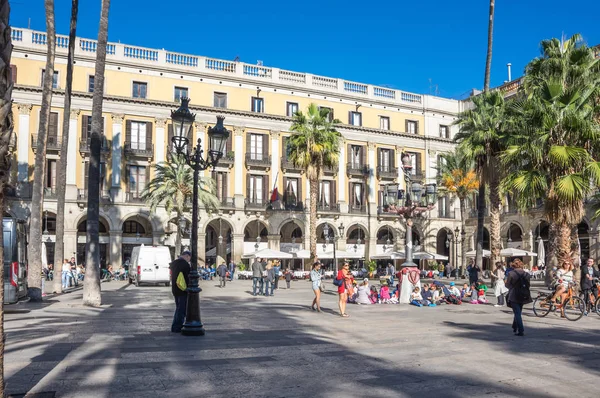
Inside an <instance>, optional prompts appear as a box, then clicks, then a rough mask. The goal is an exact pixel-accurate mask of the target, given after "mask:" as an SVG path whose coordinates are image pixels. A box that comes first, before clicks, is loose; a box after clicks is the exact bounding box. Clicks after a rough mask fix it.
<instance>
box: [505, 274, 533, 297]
mask: <svg viewBox="0 0 600 398" xmlns="http://www.w3.org/2000/svg"><path fill="white" fill-rule="evenodd" d="M525 275H526V274H525V273H523V274H522V275H519V279H517V282H516V283H515V284H514V286H513V288H512V294H513V298H514V299H515V300H517V303H519V304H528V303H531V301H532V300H531V292H530V291H529V286H530V283H529V280H528V279H527V278H526V277H525ZM509 297H510V294H509ZM507 301H508V300H507Z"/></svg>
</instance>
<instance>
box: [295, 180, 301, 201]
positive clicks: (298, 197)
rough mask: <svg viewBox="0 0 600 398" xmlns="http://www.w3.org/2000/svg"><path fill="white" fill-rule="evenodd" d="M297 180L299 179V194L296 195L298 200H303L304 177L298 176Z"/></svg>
mask: <svg viewBox="0 0 600 398" xmlns="http://www.w3.org/2000/svg"><path fill="white" fill-rule="evenodd" d="M296 181H298V183H297V184H298V195H297V197H296V200H297V201H298V202H302V200H303V198H302V178H296Z"/></svg>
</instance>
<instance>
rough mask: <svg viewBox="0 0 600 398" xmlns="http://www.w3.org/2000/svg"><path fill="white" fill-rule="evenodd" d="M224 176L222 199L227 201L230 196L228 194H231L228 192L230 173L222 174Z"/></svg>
mask: <svg viewBox="0 0 600 398" xmlns="http://www.w3.org/2000/svg"><path fill="white" fill-rule="evenodd" d="M222 175H223V180H222V182H221V185H222V191H223V196H222V198H223V199H226V198H227V197H228V196H227V194H228V193H229V192H227V188H228V185H227V177H228V175H229V173H222Z"/></svg>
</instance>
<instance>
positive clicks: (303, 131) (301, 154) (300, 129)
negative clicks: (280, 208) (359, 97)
mask: <svg viewBox="0 0 600 398" xmlns="http://www.w3.org/2000/svg"><path fill="white" fill-rule="evenodd" d="M328 116H329V109H327V108H321V109H319V107H318V106H317V105H316V104H314V103H311V104H310V105H309V106H308V109H307V111H306V114H305V113H303V112H297V113H296V114H295V115H294V121H293V123H292V127H290V131H292V135H291V136H290V138H289V139H288V141H287V154H288V155H287V156H288V159H289V160H290V162H292V163H293V164H294V165H295V166H296V167H300V168H301V169H303V170H304V172H305V173H306V178H308V182H309V186H310V206H309V212H310V213H309V233H310V256H311V262H314V261H315V259H316V257H317V198H318V195H319V179H320V178H321V177H322V176H323V171H324V169H325V168H326V167H332V168H335V167H337V165H338V162H339V153H340V141H341V137H342V136H341V134H340V133H339V132H337V131H336V130H335V124H336V123H340V121H339V120H337V119H336V120H333V121H329V119H328Z"/></svg>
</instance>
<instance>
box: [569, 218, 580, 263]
mask: <svg viewBox="0 0 600 398" xmlns="http://www.w3.org/2000/svg"><path fill="white" fill-rule="evenodd" d="M571 258H572V259H573V264H579V266H580V267H581V243H580V242H579V231H578V230H577V226H576V225H574V226H571Z"/></svg>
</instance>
